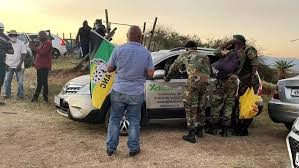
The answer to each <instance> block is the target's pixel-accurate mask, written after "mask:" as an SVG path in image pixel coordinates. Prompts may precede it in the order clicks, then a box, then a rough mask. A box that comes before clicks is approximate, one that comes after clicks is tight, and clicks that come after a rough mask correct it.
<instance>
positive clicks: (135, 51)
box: [107, 26, 259, 156]
mask: <svg viewBox="0 0 299 168" xmlns="http://www.w3.org/2000/svg"><path fill="white" fill-rule="evenodd" d="M141 36H142V33H141V30H140V28H139V27H137V26H132V27H131V28H130V29H129V31H128V33H127V37H128V42H127V43H126V44H124V45H122V46H119V47H116V48H115V49H114V51H113V53H112V56H111V58H110V60H109V63H108V72H109V73H112V72H116V77H115V82H114V84H113V88H112V92H111V95H110V101H111V110H110V118H109V126H108V134H107V154H108V156H111V155H113V154H114V153H115V151H116V149H117V146H118V143H119V123H120V121H121V119H122V116H123V115H124V113H125V112H126V115H127V116H128V121H129V123H130V124H129V128H128V136H129V137H128V148H129V155H130V156H135V155H137V154H139V153H140V143H139V136H140V119H141V108H142V104H143V102H144V83H145V80H146V77H149V78H152V77H153V74H154V71H155V70H154V66H153V62H152V58H151V56H150V53H149V51H148V50H147V49H145V48H144V47H143V46H142V45H141V44H140V39H141ZM185 48H186V52H184V53H183V54H181V55H180V56H179V57H178V58H177V59H176V60H175V61H174V63H173V64H172V65H171V66H170V68H169V70H168V71H167V72H166V74H165V77H164V80H165V81H166V82H168V81H170V80H171V78H172V77H174V76H175V75H176V74H177V72H178V71H181V70H182V68H185V69H186V72H187V75H188V80H187V83H186V87H185V95H184V100H183V102H184V106H185V112H186V119H187V127H188V128H189V131H188V134H186V135H184V136H183V137H182V138H183V140H185V141H188V142H191V143H196V142H197V137H199V138H202V137H203V136H204V132H206V133H209V134H221V135H223V136H224V137H226V136H230V135H232V134H234V135H239V136H246V135H248V126H249V124H250V123H251V120H239V118H238V114H237V113H238V110H237V109H236V108H237V107H238V101H237V100H238V97H239V96H241V95H243V94H244V93H245V91H246V90H247V88H249V87H253V88H254V90H255V91H257V89H258V86H259V83H258V80H257V78H256V71H257V65H258V58H257V51H256V49H255V48H254V47H252V46H249V45H247V44H246V39H245V37H244V36H242V35H234V36H233V39H232V40H230V41H229V42H227V43H225V44H223V45H222V46H220V47H219V48H218V49H216V50H215V55H216V56H218V57H220V58H219V61H217V62H216V63H213V64H212V65H211V64H210V59H209V57H208V56H206V55H203V54H201V53H200V52H199V51H198V50H197V44H196V43H195V42H194V41H189V42H187V44H186V45H185ZM215 64H216V65H215ZM213 69H214V70H216V71H217V72H213V71H214V70H213ZM211 76H215V77H216V81H215V86H213V87H211V86H210V85H211V83H212V82H211V80H210V78H211ZM208 101H210V103H208ZM207 104H211V110H210V115H209V116H206V108H207Z"/></svg>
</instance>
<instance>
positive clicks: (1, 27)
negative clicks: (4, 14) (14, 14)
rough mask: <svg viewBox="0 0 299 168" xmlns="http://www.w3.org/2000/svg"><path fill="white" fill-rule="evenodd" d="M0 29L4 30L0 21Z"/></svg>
mask: <svg viewBox="0 0 299 168" xmlns="http://www.w3.org/2000/svg"><path fill="white" fill-rule="evenodd" d="M0 29H4V24H3V23H2V22H1V21H0Z"/></svg>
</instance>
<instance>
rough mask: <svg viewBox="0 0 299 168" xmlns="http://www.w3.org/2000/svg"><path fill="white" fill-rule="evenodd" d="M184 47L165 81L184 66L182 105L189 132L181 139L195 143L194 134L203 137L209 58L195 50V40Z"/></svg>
mask: <svg viewBox="0 0 299 168" xmlns="http://www.w3.org/2000/svg"><path fill="white" fill-rule="evenodd" d="M185 47H186V49H187V52H185V53H183V54H181V55H180V56H179V57H178V58H177V59H176V60H175V62H174V63H173V64H172V65H171V66H170V68H169V71H168V73H167V75H166V76H165V81H169V80H170V78H171V77H172V76H173V75H174V74H176V72H177V71H178V70H179V69H180V68H181V67H182V66H184V67H185V68H186V70H187V75H188V80H187V84H186V87H185V97H184V106H185V112H186V118H187V126H188V128H189V133H188V135H184V136H183V139H184V140H186V141H188V142H191V143H196V135H198V137H203V126H204V124H205V123H204V120H205V107H206V102H207V100H208V87H209V78H210V60H209V58H208V56H204V55H202V54H200V53H199V52H198V51H197V44H196V43H195V42H193V41H189V42H188V43H187V44H186V45H185Z"/></svg>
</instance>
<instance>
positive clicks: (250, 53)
mask: <svg viewBox="0 0 299 168" xmlns="http://www.w3.org/2000/svg"><path fill="white" fill-rule="evenodd" d="M240 64H241V66H240V69H239V78H240V79H241V80H242V79H246V78H250V75H251V71H252V66H257V65H258V64H259V60H258V55H257V50H256V49H255V48H254V47H252V46H249V45H246V46H245V49H244V50H243V54H242V55H241V57H240Z"/></svg>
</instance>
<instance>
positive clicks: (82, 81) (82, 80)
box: [68, 75, 90, 86]
mask: <svg viewBox="0 0 299 168" xmlns="http://www.w3.org/2000/svg"><path fill="white" fill-rule="evenodd" d="M89 82H90V76H89V75H83V76H79V77H77V78H74V79H72V80H70V81H69V82H68V84H69V85H79V86H85V85H87V84H89Z"/></svg>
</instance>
